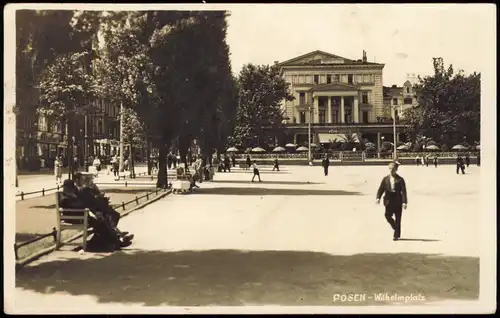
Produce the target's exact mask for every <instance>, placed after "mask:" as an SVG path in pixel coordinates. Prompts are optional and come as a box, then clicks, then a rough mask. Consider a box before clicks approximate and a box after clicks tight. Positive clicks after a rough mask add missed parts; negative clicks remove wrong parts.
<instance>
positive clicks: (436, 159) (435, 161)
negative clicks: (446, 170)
mask: <svg viewBox="0 0 500 318" xmlns="http://www.w3.org/2000/svg"><path fill="white" fill-rule="evenodd" d="M434 167H436V168H437V167H438V156H437V155H436V156H434Z"/></svg>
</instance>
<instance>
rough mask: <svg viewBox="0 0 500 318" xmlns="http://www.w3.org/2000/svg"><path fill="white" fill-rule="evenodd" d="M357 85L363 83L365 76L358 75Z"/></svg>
mask: <svg viewBox="0 0 500 318" xmlns="http://www.w3.org/2000/svg"><path fill="white" fill-rule="evenodd" d="M356 83H358V84H359V83H363V75H356Z"/></svg>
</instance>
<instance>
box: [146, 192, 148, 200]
mask: <svg viewBox="0 0 500 318" xmlns="http://www.w3.org/2000/svg"><path fill="white" fill-rule="evenodd" d="M146 200H149V192H146Z"/></svg>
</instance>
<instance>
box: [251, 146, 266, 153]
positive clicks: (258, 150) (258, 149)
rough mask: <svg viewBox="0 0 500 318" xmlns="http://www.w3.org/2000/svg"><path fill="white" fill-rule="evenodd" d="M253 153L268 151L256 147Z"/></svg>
mask: <svg viewBox="0 0 500 318" xmlns="http://www.w3.org/2000/svg"><path fill="white" fill-rule="evenodd" d="M252 152H266V150H265V149H263V148H261V147H255V148H253V149H252Z"/></svg>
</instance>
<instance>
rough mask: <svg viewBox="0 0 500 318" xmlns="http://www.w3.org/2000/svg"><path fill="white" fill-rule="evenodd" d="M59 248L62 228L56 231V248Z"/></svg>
mask: <svg viewBox="0 0 500 318" xmlns="http://www.w3.org/2000/svg"><path fill="white" fill-rule="evenodd" d="M59 248H61V228H58V229H57V233H56V250H58V249H59Z"/></svg>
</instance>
